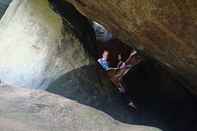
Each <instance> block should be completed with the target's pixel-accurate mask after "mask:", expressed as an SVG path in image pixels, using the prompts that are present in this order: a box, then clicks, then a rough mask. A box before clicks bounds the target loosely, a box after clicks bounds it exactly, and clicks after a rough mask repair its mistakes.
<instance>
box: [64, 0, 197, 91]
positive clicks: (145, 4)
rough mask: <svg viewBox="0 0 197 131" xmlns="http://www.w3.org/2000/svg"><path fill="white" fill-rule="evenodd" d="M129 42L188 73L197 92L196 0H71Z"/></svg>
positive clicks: (183, 72) (190, 83)
mask: <svg viewBox="0 0 197 131" xmlns="http://www.w3.org/2000/svg"><path fill="white" fill-rule="evenodd" d="M67 1H69V2H71V3H73V4H74V5H75V6H76V7H77V8H78V9H79V10H80V11H81V12H82V13H83V14H85V15H86V16H88V17H89V18H91V19H94V20H96V21H98V22H100V23H102V24H103V25H105V26H106V27H107V28H108V29H109V30H111V31H112V32H113V35H115V36H117V37H119V38H120V39H121V40H123V41H125V42H126V43H127V44H131V43H132V44H134V45H135V46H136V47H137V48H138V49H142V50H144V51H145V52H146V53H147V54H149V55H152V56H154V57H155V58H156V59H158V60H159V61H161V62H162V63H164V64H166V65H167V66H168V67H170V68H171V69H173V70H174V71H176V72H178V73H180V74H181V75H182V76H184V78H185V80H186V82H188V83H186V85H188V87H189V86H192V87H189V88H190V89H191V90H192V91H193V93H197V82H196V78H197V44H196V43H197V39H196V38H197V37H196V33H197V26H196V25H197V1H196V0H165V1H163V0H149V1H144V0H67Z"/></svg>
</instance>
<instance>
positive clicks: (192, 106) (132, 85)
mask: <svg viewBox="0 0 197 131" xmlns="http://www.w3.org/2000/svg"><path fill="white" fill-rule="evenodd" d="M49 1H50V2H51V3H52V5H53V8H54V10H56V11H57V12H58V13H59V14H60V15H61V16H62V17H63V18H64V20H65V21H64V22H69V23H70V24H71V25H72V29H73V30H74V32H75V34H76V35H77V36H78V37H79V38H80V40H81V41H82V44H83V46H84V49H85V50H86V52H87V53H88V54H89V55H90V56H91V57H93V58H94V59H95V61H96V60H97V59H99V58H100V57H101V56H102V53H103V51H104V50H108V51H109V52H110V57H109V61H110V65H111V67H116V65H117V63H118V59H117V57H118V54H122V56H123V61H126V59H127V58H128V57H129V54H130V53H131V50H134V48H132V47H129V46H127V45H126V44H125V43H123V42H121V41H120V40H119V39H117V38H113V34H112V33H110V32H108V31H107V30H106V28H104V26H102V25H101V24H99V23H98V22H95V21H94V20H90V19H89V18H87V17H85V16H84V15H82V14H81V13H79V12H78V11H77V10H76V9H75V7H74V6H73V5H71V4H69V3H67V2H65V1H53V0H49ZM95 25H96V26H97V27H98V26H99V27H100V30H99V29H98V28H97V29H95V28H94V27H95ZM103 35H104V36H103ZM139 53H141V52H139ZM140 56H141V58H143V60H142V61H141V62H140V63H139V64H138V65H137V66H134V67H133V68H132V69H130V70H129V71H128V72H127V73H126V74H125V75H124V77H122V81H123V85H124V87H125V88H126V91H127V93H128V95H129V97H130V98H131V99H132V101H133V102H134V104H135V106H136V108H137V113H136V117H135V120H134V121H132V123H135V124H143V125H151V126H156V127H159V128H161V129H163V130H168V131H169V130H179V131H185V130H193V129H195V128H196V125H195V123H196V121H197V119H196V115H197V113H196V101H195V100H194V99H193V97H192V96H191V95H190V94H188V92H187V91H185V88H184V85H182V84H181V83H180V82H179V81H178V80H177V78H176V77H175V75H174V74H173V73H172V72H171V71H170V70H169V69H168V67H166V66H165V65H163V64H162V63H160V62H158V61H157V60H155V59H154V58H152V57H149V56H143V55H140ZM99 69H101V68H99ZM99 72H101V75H100V76H101V77H105V71H103V70H102V69H101V70H100V71H99ZM103 74H104V75H103ZM115 89H116V88H115Z"/></svg>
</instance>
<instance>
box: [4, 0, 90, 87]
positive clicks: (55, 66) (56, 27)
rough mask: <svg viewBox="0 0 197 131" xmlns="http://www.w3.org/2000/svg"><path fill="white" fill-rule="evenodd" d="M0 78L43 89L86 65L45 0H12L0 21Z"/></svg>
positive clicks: (79, 49) (74, 41)
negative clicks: (62, 76)
mask: <svg viewBox="0 0 197 131" xmlns="http://www.w3.org/2000/svg"><path fill="white" fill-rule="evenodd" d="M0 42H1V43H0V74H1V75H0V80H1V81H4V82H6V83H9V84H12V85H15V86H23V87H30V88H46V87H47V86H48V85H49V84H50V83H51V82H52V81H53V80H55V79H56V78H58V77H59V76H61V75H63V74H64V73H67V72H69V71H72V70H73V69H77V68H79V67H81V66H84V65H87V64H89V60H88V58H87V57H86V55H85V53H84V50H83V47H82V46H81V44H80V42H79V40H78V39H77V38H76V37H75V36H73V35H72V32H71V31H70V30H69V28H65V26H64V25H63V22H62V19H61V17H60V16H59V15H57V14H56V13H55V12H54V11H53V10H52V9H51V8H50V7H49V3H48V1H47V0H14V1H13V2H12V3H11V5H10V6H9V8H8V10H7V11H6V14H5V15H4V17H3V18H2V20H1V22H0Z"/></svg>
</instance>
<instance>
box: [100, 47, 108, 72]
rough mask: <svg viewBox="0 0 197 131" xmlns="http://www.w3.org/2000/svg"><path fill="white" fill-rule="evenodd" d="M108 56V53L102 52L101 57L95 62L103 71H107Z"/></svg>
mask: <svg viewBox="0 0 197 131" xmlns="http://www.w3.org/2000/svg"><path fill="white" fill-rule="evenodd" d="M108 56H109V52H108V51H106V50H104V52H103V54H102V57H101V58H99V59H98V60H97V62H98V63H99V64H100V65H101V66H102V68H103V69H104V70H105V71H107V70H109V62H108Z"/></svg>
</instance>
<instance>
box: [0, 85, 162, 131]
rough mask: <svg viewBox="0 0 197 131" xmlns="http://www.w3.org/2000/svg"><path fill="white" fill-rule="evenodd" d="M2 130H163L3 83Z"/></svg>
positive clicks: (1, 101)
mask: <svg viewBox="0 0 197 131" xmlns="http://www.w3.org/2000/svg"><path fill="white" fill-rule="evenodd" d="M0 90H1V92H0V104H1V105H3V106H0V110H1V112H0V128H1V131H27V130H29V131H160V130H159V129H157V128H153V127H148V126H137V125H129V124H124V123H121V122H118V121H117V120H114V119H113V118H112V117H110V116H109V115H107V114H106V113H104V112H101V111H99V110H97V109H95V108H92V107H89V106H85V105H82V104H79V103H78V102H76V101H73V100H70V99H67V98H63V97H60V96H58V95H54V94H51V93H48V92H46V91H35V90H34V91H32V90H30V89H22V88H16V87H14V88H13V87H10V86H0Z"/></svg>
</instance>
